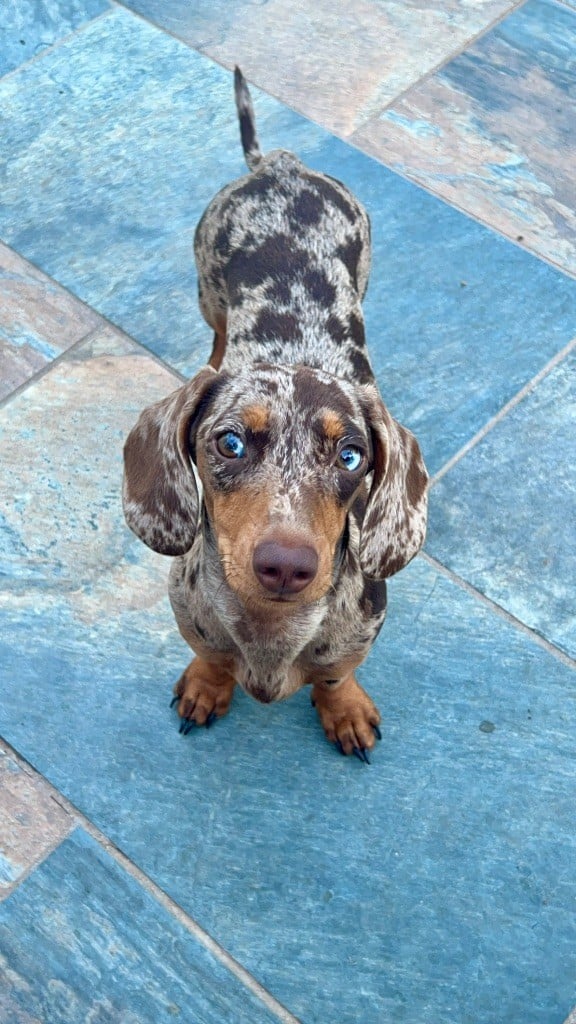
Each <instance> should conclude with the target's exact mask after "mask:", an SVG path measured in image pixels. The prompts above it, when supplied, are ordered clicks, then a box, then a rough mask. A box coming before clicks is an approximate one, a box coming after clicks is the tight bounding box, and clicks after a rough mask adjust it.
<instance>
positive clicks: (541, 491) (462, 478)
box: [427, 351, 576, 657]
mask: <svg viewBox="0 0 576 1024" xmlns="http://www.w3.org/2000/svg"><path fill="white" fill-rule="evenodd" d="M575 391H576V353H575V352H574V351H573V352H572V354H571V355H569V356H568V357H567V358H566V359H564V360H563V361H562V362H561V363H560V364H559V365H558V366H557V367H556V368H555V369H554V370H553V371H552V372H551V373H550V374H549V376H548V377H546V378H545V379H544V380H543V381H542V382H541V383H540V384H539V385H538V387H537V388H536V390H535V391H534V392H533V393H532V394H531V395H529V396H528V397H527V398H526V399H524V401H522V402H521V403H520V404H519V405H518V406H517V407H516V408H515V409H514V410H513V411H512V412H510V413H509V414H508V415H507V416H506V417H505V418H504V420H502V422H501V423H499V424H498V425H497V426H496V427H495V428H494V429H493V430H492V431H491V432H490V433H489V434H488V435H487V436H486V437H485V439H484V440H483V441H482V442H481V443H480V444H479V445H477V447H475V448H474V449H473V450H472V451H471V452H470V453H469V454H468V455H466V457H465V458H464V459H462V461H461V462H459V463H457V464H456V465H455V466H454V467H453V468H452V469H451V470H450V471H449V472H448V473H447V474H446V476H445V477H444V478H443V479H442V480H441V481H440V482H439V484H438V485H437V486H436V487H435V488H434V490H433V492H432V503H431V504H432V508H431V517H430V525H429V531H428V541H427V547H428V550H429V551H430V553H431V554H432V555H434V556H435V557H436V558H438V559H440V561H442V562H443V563H444V564H446V565H448V566H449V567H450V568H451V569H453V570H454V571H455V572H456V573H458V574H459V575H460V576H463V577H464V578H465V579H467V580H469V581H470V582H471V583H473V584H474V586H475V587H478V588H479V589H480V590H481V591H482V592H483V593H485V594H487V595H488V596H489V597H490V598H492V600H494V601H496V602H497V603H498V604H500V605H502V606H503V607H504V608H506V609H507V610H508V611H509V612H511V613H512V614H513V615H515V616H516V617H517V618H518V619H520V620H521V621H522V622H524V623H526V624H527V625H528V626H530V627H531V628H532V629H535V630H537V631H538V632H539V633H541V634H542V635H543V636H545V637H546V638H547V639H548V640H550V642H551V643H554V644H557V645H558V646H559V647H561V648H562V649H563V650H565V651H567V652H568V653H569V654H570V655H571V656H572V657H576V609H575V606H574V580H575V579H576V550H575V546H574V523H575V522H576V480H575V478H574V465H575V464H576V406H575V403H574V394H575Z"/></svg>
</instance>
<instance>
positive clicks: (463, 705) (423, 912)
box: [0, 0, 576, 1024]
mask: <svg viewBox="0 0 576 1024" xmlns="http://www.w3.org/2000/svg"><path fill="white" fill-rule="evenodd" d="M384 6H385V10H384ZM292 7H293V8H294V11H295V12H297V17H296V16H295V17H294V20H293V22H291V20H290V17H288V16H287V15H288V13H289V8H290V4H287V0H271V2H270V3H269V4H266V5H264V6H262V5H261V4H259V3H257V2H256V0H229V2H227V3H222V2H218V3H215V4H213V5H203V6H202V8H200V5H196V4H185V3H183V2H182V0H134V2H132V3H130V4H123V5H122V4H118V3H114V4H112V3H108V2H104V0H101V2H100V0H51V2H48V0H45V2H43V0H39V2H38V3H36V4H34V5H30V4H24V5H22V4H20V5H16V4H9V5H8V9H7V11H3V12H2V13H1V14H0V39H1V40H2V44H3V45H2V47H1V49H2V64H1V66H0V72H1V74H2V76H3V77H0V107H1V109H2V116H3V151H2V189H1V192H0V365H1V372H0V385H1V392H0V393H1V395H2V396H3V397H2V400H1V403H0V435H1V443H2V455H3V458H2V462H1V469H0V473H1V474H2V482H3V487H2V495H3V498H2V506H1V510H0V523H1V533H0V572H1V586H0V648H1V656H0V666H1V668H0V672H1V676H0V694H1V702H0V734H1V737H2V740H1V741H0V900H1V902H0V1019H1V1020H2V1022H3V1024H4V1022H6V1024H32V1022H34V1024H36V1022H38V1021H42V1022H46V1024H60V1022H70V1024H76V1022H82V1024H84V1022H86V1024H88V1022H92V1024H94V1022H96V1021H97V1022H98V1024H109V1022H110V1024H117V1022H118V1024H143V1022H148V1021H150V1022H151V1024H152V1022H154V1024H160V1022H163V1021H168V1020H170V1021H171V1020H181V1021H183V1022H186V1024H188V1022H199V1024H204V1022H206V1024H208V1022H212V1021H214V1022H216V1021H231V1022H234V1024H236V1022H239V1024H241V1022H243V1021H245V1020H246V1021H248V1020H250V1021H263V1022H268V1021H284V1022H289V1021H298V1020H299V1021H301V1022H303V1024H312V1022H318V1024H320V1022H322V1024H326V1022H329V1024H341V1022H343V1024H358V1022H362V1024H388V1022H410V1024H413V1022H415V1021H418V1022H426V1024H441V1022H448V1021H450V1022H451V1024H515V1022H518V1024H520V1022H521V1024H562V1022H563V1021H565V1020H566V1019H567V1018H568V1017H569V1015H571V1011H572V1010H573V1008H574V1007H575V1006H576V829H575V827H574V821H575V800H574V792H575V779H576V742H575V738H576V727H575V723H574V719H575V709H576V704H575V699H574V698H575V692H576V690H575V683H576V676H575V673H574V668H575V665H576V662H575V659H576V616H575V586H574V579H575V578H576V557H575V542H576V527H575V525H574V524H575V523H576V476H575V472H574V465H575V464H576V431H575V429H574V427H575V420H576V395H575V391H576V388H575V366H576V363H575V359H576V355H575V350H576V279H575V277H574V263H573V259H572V254H573V251H574V238H573V232H572V229H571V225H573V224H574V223H575V222H576V209H575V207H576V202H575V201H574V197H573V194H572V193H571V191H570V190H571V188H572V185H571V178H570V174H569V172H568V169H569V167H571V166H572V163H571V162H570V161H571V160H572V157H571V154H572V152H573V137H574V136H573V132H572V133H570V132H569V131H567V127H566V126H567V123H568V121H569V119H570V116H572V126H574V117H573V114H572V115H570V114H569V110H570V109H571V108H570V107H569V103H568V98H569V97H570V95H571V93H572V92H573V88H574V87H573V77H572V78H571V77H570V76H571V75H573V66H572V63H571V62H572V59H573V58H572V50H571V48H570V46H569V45H568V42H567V41H568V40H569V39H570V38H572V36H574V37H575V38H576V6H575V5H574V4H562V3H556V2H555V0H528V2H527V3H526V4H525V5H523V6H522V5H520V6H519V7H518V6H517V5H516V6H515V5H511V4H508V3H505V2H501V3H497V2H495V0H486V2H484V3H479V4H475V5H469V4H467V3H465V2H461V0H445V2H443V3H441V4H431V3H429V2H428V3H427V2H425V0H415V2H414V3H411V4H410V5H403V4H399V3H398V4H397V3H394V2H393V0H390V3H387V4H386V5H382V4H381V3H378V2H377V0H366V2H365V3H363V4H362V5H358V4H356V3H354V2H353V0H348V2H344V3H342V4H340V5H334V4H331V3H329V2H328V0H325V2H321V3H319V4H317V5H314V9H313V14H312V13H311V11H312V9H311V8H310V6H309V5H305V4H304V3H296V4H294V5H292ZM246 25H252V26H258V25H259V26H260V30H259V31H258V32H254V33H251V32H248V31H246V28H245V27H244V28H243V26H246ZM423 25H425V26H427V39H428V42H427V44H426V47H424V46H423V44H422V38H421V33H422V26H423ZM417 26H418V28H417ZM450 26H452V28H451V27H450ZM454 26H456V28H455V27H454ZM558 26H561V31H560V29H559V27H558ZM384 27H388V29H389V32H390V38H392V35H393V38H394V61H395V62H396V64H395V65H394V67H396V66H397V67H401V68H402V74H401V75H399V74H397V73H396V71H395V70H394V67H392V65H391V66H390V68H389V69H388V70H387V69H386V68H383V65H382V60H381V57H379V55H378V48H377V42H378V39H379V38H382V32H383V28H384ZM328 30H329V31H328ZM419 33H420V34H419ZM563 40H564V41H566V45H563V42H562V41H563ZM304 43H305V46H304V45H303V44H304ZM327 54H329V55H330V60H327V59H326V56H327ZM506 54H508V58H509V59H507V58H506ZM236 55H238V59H241V60H242V62H243V63H244V64H245V65H246V67H247V68H248V70H249V73H250V77H251V78H252V79H253V81H254V83H255V84H256V85H257V86H259V87H260V88H254V95H255V102H256V109H257V117H258V123H259V130H260V136H261V140H262V143H263V145H264V147H265V148H273V147H277V146H286V147H288V148H291V149H294V150H296V151H297V152H298V153H299V154H300V155H301V156H302V157H303V158H304V159H305V160H306V161H307V162H308V163H309V164H310V165H312V166H313V167H316V168H318V169H321V170H324V171H327V172H328V173H331V174H334V175H336V176H337V177H339V178H341V179H343V180H344V181H346V182H347V184H349V185H350V187H351V188H352V189H353V190H354V191H355V192H356V193H357V194H358V195H359V196H360V198H361V199H362V200H363V201H364V203H365V204H366V206H367V207H368V210H369V212H370V216H371V220H372V226H373V243H374V265H373V272H372V277H371V284H370V287H369V290H368V295H367V298H366V303H365V311H366V320H367V325H368V338H369V344H370V347H371V351H372V356H373V362H374V365H375V368H376V371H377V375H378V379H379V383H380V386H381V390H382V392H383V394H384V396H385V399H386V401H387V403H388V405H389V406H390V407H391V409H392V410H393V412H394V413H395V414H396V415H397V416H398V418H399V419H401V420H402V421H403V422H405V423H406V424H407V425H409V426H410V427H412V429H414V431H415V432H416V433H417V434H418V437H419V438H420V440H421V443H422V447H423V449H424V451H425V454H426V459H427V462H428V465H429V467H430V469H431V472H432V474H433V484H432V489H431V512H430V527H429V534H428V540H427V544H426V548H425V551H424V552H423V553H421V554H420V555H419V556H418V558H417V559H416V560H415V561H414V562H413V563H412V564H411V565H410V566H409V567H408V568H407V569H406V570H404V571H403V572H402V573H401V574H399V576H398V577H395V578H394V579H393V580H392V581H391V584H390V611H389V617H388V621H387V623H386V625H385V627H384V629H383V631H382V634H381V636H380V638H379V640H378V642H377V644H376V646H375V647H374V649H373V651H372V653H371V655H370V657H369V659H368V660H367V662H366V664H365V665H364V666H363V668H362V669H361V671H360V673H359V675H360V678H361V680H362V681H363V683H364V685H365V686H366V687H367V689H369V691H370V692H371V693H372V695H373V696H374V698H375V699H376V701H377V703H378V704H379V706H380V707H381V708H382V710H383V712H384V727H383V733H384V735H383V740H382V743H381V744H380V745H379V748H378V751H377V753H375V755H374V757H373V763H372V765H371V766H370V768H367V767H366V766H364V765H362V764H360V762H358V761H356V760H355V759H344V758H341V757H340V756H339V755H338V754H337V752H336V751H335V749H334V748H331V747H330V746H329V745H328V744H327V743H326V742H325V741H324V739H323V737H322V735H321V730H320V727H319V725H318V722H317V720H316V717H315V715H314V713H313V712H312V710H311V709H310V706H309V696H308V694H306V693H305V692H301V693H299V694H297V695H296V696H295V697H294V698H292V699H291V700H290V701H288V702H286V703H285V704H278V705H271V706H263V705H259V704H256V703H255V702H254V701H251V700H250V699H249V698H248V697H246V696H244V695H243V694H241V693H238V694H237V695H235V698H234V703H233V707H232V710H231V713H230V715H229V716H228V717H227V718H226V719H224V720H223V721H222V722H219V723H218V724H217V726H215V727H214V728H213V729H211V730H209V731H206V730H201V731H200V730H198V732H197V733H195V734H193V735H190V736H188V737H186V738H183V737H182V736H180V735H179V734H178V729H177V716H176V713H175V711H171V710H170V708H169V700H170V695H171V694H170V691H171V685H172V683H173V682H174V680H175V678H176V677H177V676H178V674H179V673H180V672H181V670H182V668H183V666H184V665H185V664H186V661H187V649H186V647H185V645H184V643H183V641H182V640H181V639H180V638H179V635H178V633H177V630H176V627H175V623H174V620H173V617H172V613H171V611H170V608H169V604H168V600H167V591H166V577H167V573H168V570H169V559H163V558H162V557H160V556H158V555H154V554H153V553H151V552H149V551H148V550H147V549H145V548H144V547H143V545H141V544H140V543H139V542H138V541H137V540H136V539H135V538H134V537H133V536H132V534H130V532H129V531H128V530H127V528H126V527H125V526H124V523H123V518H122V513H121V507H120V484H121V473H122V462H121V449H122V443H123V439H124V437H125V436H126V433H127V431H128V430H129V429H130V427H131V426H132V424H133V423H134V421H135V419H136V417H137V415H138V413H139V411H140V410H141V409H142V408H143V407H144V406H145V405H148V404H150V403H151V402H152V401H155V400H157V399H158V398H160V397H163V396H164V395H166V394H168V393H169V392H170V391H171V390H172V389H173V388H174V387H176V386H177V385H178V384H179V382H180V380H181V379H182V375H189V374H191V373H193V372H195V371H196V370H197V369H198V368H199V367H200V366H201V365H202V364H203V363H204V362H205V360H206V358H207V355H208V351H209V347H210V345H209V341H210V332H209V330H208V328H207V327H206V325H205V324H204V323H203V321H202V319H201V317H200V315H199V312H198V308H197V301H196V279H195V271H194V266H193V259H192V238H193V233H194V227H195V224H196V223H197V221H198V218H199V216H200V214H201V212H202V210H203V209H204V207H205V205H206V203H207V202H208V200H209V198H210V197H211V195H212V194H213V193H214V192H215V191H216V189H217V188H218V187H220V186H221V185H223V184H225V183H226V182H227V181H229V180H230V179H231V178H233V177H235V176H237V175H239V174H240V173H243V171H244V167H243V163H242V159H241V153H240V146H239V142H238V132H237V125H236V119H235V112H234V109H233V102H232V95H231V80H230V73H229V70H227V69H226V68H225V67H223V66H222V65H221V64H219V63H216V62H215V61H216V60H219V61H222V62H223V63H224V64H229V63H230V62H233V61H234V59H235V57H236ZM290 57H293V60H292V61H290V59H289V58H290ZM340 58H342V59H340ZM314 60H316V64H317V66H318V67H320V66H321V68H322V73H321V75H320V74H319V75H318V76H315V74H314ZM286 61H288V63H286ZM282 62H284V63H282ZM331 65H332V67H333V70H332V72H331V77H330V78H329V79H328V78H327V69H328V68H329V67H330V66H331ZM438 67H440V68H441V70H440V71H438V72H437V74H432V75H430V72H431V71H433V70H434V68H438ZM503 68H505V70H506V73H500V71H502V69H503ZM336 69H338V73H337V72H336ZM496 72H498V73H496ZM446 83H449V90H450V101H449V102H443V101H442V96H443V95H444V93H445V90H446V89H447V87H448V86H447V84H446ZM443 90H444V92H443ZM562 96H566V97H568V98H567V99H566V101H565V102H560V97H562ZM335 98H336V99H337V101H336V99H335ZM283 101H284V102H283ZM297 111H300V113H299V112H297ZM302 111H303V112H305V113H307V114H308V115H309V116H311V117H313V118H314V121H309V120H306V119H305V117H304V116H303V115H302V113H301V112H302ZM481 114H482V116H481ZM539 119H540V120H539ZM540 122H542V123H540ZM544 123H545V130H544ZM530 124H532V125H533V129H534V130H533V131H532V132H529V131H528V128H527V126H528V125H530ZM406 131H408V133H409V134H410V133H411V136H412V137H414V138H415V139H416V140H417V142H418V144H417V145H415V146H414V148H413V152H412V155H411V150H410V146H407V143H406V137H405V133H406ZM338 136H340V137H338ZM346 137H350V138H352V141H353V143H354V145H353V146H352V145H351V144H350V142H349V141H346ZM434 138H437V139H438V140H439V141H438V145H437V146H435V145H434ZM503 140H505V146H504V143H503ZM503 146H504V149H505V150H506V153H507V154H508V156H506V157H505V158H501V157H502V152H503ZM443 152H444V153H446V154H448V155H449V168H450V173H449V178H450V189H447V188H446V187H445V186H446V180H447V177H446V176H445V175H444V176H443V175H442V174H441V173H437V165H441V164H442V160H443V157H442V153H443ZM510 153H513V154H514V159H513V163H514V173H510V174H508V175H506V174H504V173H503V172H502V166H503V165H504V164H506V160H508V157H509V154H510ZM494 154H496V155H497V157H498V159H496V158H495V157H494ZM411 160H412V163H410V161H411ZM426 161H428V163H426ZM531 161H532V162H531ZM475 166H476V167H477V168H482V170H479V171H478V173H477V174H473V173H472V170H471V168H474V167H475ZM510 166H512V164H510ZM435 168H436V170H435ZM486 169H488V170H486ZM536 170H537V173H536ZM398 171H400V172H401V174H400V173H398ZM401 175H403V176H401ZM408 179H413V181H410V180H408ZM415 180H419V181H421V183H422V185H424V186H425V190H424V188H422V187H419V186H418V185H417V184H415V183H414V181H415ZM459 183H460V184H459ZM460 187H461V190H460V191H459V189H460ZM463 210H468V213H469V214H470V215H471V216H468V215H466V213H464V212H462V211H463ZM513 239H514V240H513ZM571 1019H572V1020H574V1017H571Z"/></svg>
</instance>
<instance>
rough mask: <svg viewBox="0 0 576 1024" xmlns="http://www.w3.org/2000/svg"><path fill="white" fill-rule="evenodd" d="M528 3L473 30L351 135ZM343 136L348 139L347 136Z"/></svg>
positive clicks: (518, 3) (517, 4) (520, 3)
mask: <svg viewBox="0 0 576 1024" xmlns="http://www.w3.org/2000/svg"><path fill="white" fill-rule="evenodd" d="M526 3H527V0H516V2H515V3H512V4H511V5H510V7H509V8H508V9H507V10H505V11H502V13H501V14H499V15H497V16H496V17H495V18H494V19H493V21H489V22H488V23H487V24H486V25H485V26H484V27H483V28H480V29H478V31H477V32H473V33H472V35H471V36H469V38H468V39H466V41H465V42H464V43H463V44H462V45H461V46H459V47H456V49H454V50H453V51H451V52H450V53H449V54H448V55H447V56H446V57H444V58H442V59H441V60H439V61H438V63H437V64H435V65H434V67H432V68H429V70H428V71H425V72H424V74H423V75H421V76H420V77H419V78H416V79H414V81H413V82H412V84H411V85H407V86H406V88H405V89H401V90H400V92H399V93H397V95H396V96H394V97H393V99H391V100H389V102H388V103H384V104H383V105H382V106H381V107H380V109H379V110H378V111H377V112H376V113H374V114H371V115H370V116H369V117H366V118H365V119H363V120H362V122H361V124H360V125H359V126H358V127H357V128H355V129H354V131H353V132H351V133H350V135H351V136H352V135H354V134H355V132H357V131H362V130H363V129H364V128H365V127H366V126H367V125H369V124H370V122H371V121H375V120H377V119H378V118H379V117H380V115H381V114H382V113H383V112H384V111H385V110H390V108H391V107H393V106H394V104H395V103H400V102H401V101H402V100H403V99H405V97H406V96H408V94H409V93H411V92H412V91H413V90H415V89H419V88H420V87H421V86H422V85H425V84H426V82H427V81H429V79H430V78H434V76H435V75H437V74H438V73H439V72H441V71H442V70H443V68H445V67H447V66H448V64H451V63H452V61H454V60H458V58H459V57H461V56H462V55H463V54H464V53H466V51H467V50H469V49H470V48H471V47H472V46H474V45H475V43H477V42H478V40H479V39H482V37H483V36H485V35H487V34H488V33H489V32H492V31H493V30H494V29H495V28H496V27H497V26H498V25H500V24H501V23H502V22H503V21H506V19H507V18H509V17H510V16H511V15H512V14H515V13H516V11H518V10H520V8H521V7H524V6H525V5H526ZM341 137H342V138H344V139H345V140H346V136H341Z"/></svg>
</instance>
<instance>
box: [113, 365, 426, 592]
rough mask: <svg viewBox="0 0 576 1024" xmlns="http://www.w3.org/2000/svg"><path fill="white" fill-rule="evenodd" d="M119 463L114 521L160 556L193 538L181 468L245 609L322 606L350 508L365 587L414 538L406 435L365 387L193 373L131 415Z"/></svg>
mask: <svg viewBox="0 0 576 1024" xmlns="http://www.w3.org/2000/svg"><path fill="white" fill-rule="evenodd" d="M124 457H125V477H124V511H125V515H126V519H127V522H128V524H129V526H130V527H131V528H132V530H134V532H135V533H136V534H137V535H138V536H139V537H140V538H141V540H143V541H144V542H145V543H146V544H147V545H148V546H149V547H151V548H153V549H154V550H155V551H158V552H160V553H161V554H165V555H182V554H184V553H185V552H187V551H188V550H189V549H190V548H191V547H192V544H193V542H194V538H195V536H196V533H197V530H198V527H199V521H200V508H199V505H200V499H199V495H198V488H197V485H196V480H195V475H194V470H193V465H192V464H193V463H194V465H195V466H196V468H197V471H198V476H199V478H200V480H201V482H202V487H203V502H204V505H205V509H206V514H207V517H206V518H207V523H208V524H209V528H210V529H211V531H212V533H213V536H214V539H215V541H216V544H217V546H218V551H219V554H220V558H221V561H222V564H223V567H224V572H225V575H226V579H227V582H228V583H229V585H230V586H231V587H232V589H233V590H235V591H236V592H237V593H238V594H239V596H240V597H241V598H242V599H243V601H244V602H245V603H247V604H249V605H255V604H257V605H258V604H260V605H261V604H262V603H263V602H267V601H276V602H280V603H293V602H296V603H308V602H312V601H317V600H318V599H319V598H320V597H322V596H323V595H324V594H325V593H326V592H327V590H328V589H329V587H330V586H331V584H332V581H333V577H334V571H335V565H336V564H337V562H338V559H339V557H341V555H342V554H343V553H344V552H343V547H344V546H345V544H346V538H347V536H348V530H347V521H348V516H349V514H350V512H351V509H352V507H353V506H354V509H355V514H357V510H358V509H359V508H360V509H361V510H362V511H361V526H360V548H359V558H360V567H361V569H362V572H363V573H364V574H365V575H366V576H368V577H371V578H375V579H383V578H384V577H387V576H392V575H393V574H394V573H396V572H398V570H399V569H401V568H402V567H403V566H404V565H406V564H407V562H409V561H410V559H411V558H413V556H414V555H415V554H416V553H417V552H418V550H419V549H420V547H421V546H422V544H423V541H424V536H425V529H426V503H427V480H428V477H427V473H426V469H425V467H424V463H423V460H422V456H421V454H420V449H419V447H418V444H417V442H416V440H415V438H414V437H413V435H412V434H411V433H410V432H409V431H408V430H406V429H405V428H404V427H401V426H400V425H399V424H398V423H397V422H396V421H395V420H394V419H392V417H391V416H390V414H389V413H388V411H387V410H386V408H385V406H384V404H383V403H382V400H381V398H380V397H379V395H378V392H377V391H376V388H375V387H373V386H372V385H364V386H358V385H354V384H351V383H348V382H347V381H343V380H341V379H339V378H336V377H333V376H332V375H330V374H328V373H325V372H323V371H319V370H313V369H310V368H307V367H303V366H297V367H296V366H281V367H279V366H268V365H266V364H259V365H257V366H254V367H252V368H251V369H250V370H247V371H246V372H244V373H243V374H234V375H232V374H229V373H228V372H226V371H222V372H220V373H216V372H215V371H214V370H212V369H211V368H210V367H206V368H205V369H203V370H202V371H201V372H200V373H199V374H197V376H196V377H194V378H193V380H191V381H190V382H189V383H188V384H185V385H183V386H182V387H181V388H179V389H178V390H177V391H175V392H174V393H173V394H172V395H170V396H169V397H168V398H166V399H164V401H162V402H158V403H157V404H156V405H153V406H151V407H150V408H149V409H146V410H145V411H144V412H143V413H142V415H141V416H140V419H139V421H138V423H137V424H136V426H135V427H134V428H133V430H132V431H131V433H130V435H129V437H128V440H127V441H126V445H125V448H124Z"/></svg>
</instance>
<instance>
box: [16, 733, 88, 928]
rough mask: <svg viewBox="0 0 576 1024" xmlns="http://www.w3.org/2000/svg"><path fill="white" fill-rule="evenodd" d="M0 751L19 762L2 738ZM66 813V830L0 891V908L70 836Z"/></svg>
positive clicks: (70, 823)
mask: <svg viewBox="0 0 576 1024" xmlns="http://www.w3.org/2000/svg"><path fill="white" fill-rule="evenodd" d="M0 750H2V751H3V752H4V753H5V754H6V756H7V757H10V758H12V759H13V760H14V759H17V760H18V761H19V758H18V755H17V754H16V751H14V750H12V748H11V747H10V746H9V745H8V744H6V742H5V741H4V740H3V739H2V737H0ZM19 763H20V761H19ZM25 765H26V768H28V765H27V764H26V762H25ZM20 767H21V768H22V764H20ZM26 774H29V772H28V771H27V772H26ZM34 774H35V776H36V777H37V778H40V779H41V780H42V782H43V783H46V784H47V785H50V783H48V782H47V780H45V779H44V776H43V775H40V773H39V772H35V773H34ZM50 798H51V799H52V800H53V799H54V797H53V796H52V794H50ZM59 806H61V805H59ZM63 810H66V808H63ZM66 813H67V816H68V818H69V824H68V827H67V828H66V830H62V833H61V835H60V836H59V837H58V838H57V839H55V840H54V842H53V843H50V845H49V846H47V847H45V848H44V849H43V850H42V853H40V854H38V856H37V857H35V858H34V860H33V861H32V862H31V863H30V864H29V865H28V867H27V868H26V869H25V870H24V871H22V873H21V874H20V875H18V878H15V879H14V881H13V882H11V883H10V884H9V885H7V886H6V887H5V888H3V889H0V908H1V907H2V903H3V902H4V900H7V899H8V897H9V896H12V894H13V893H14V892H16V890H17V889H19V888H20V886H21V885H23V884H24V882H25V881H26V879H27V878H30V875H33V874H34V872H35V871H36V869H37V868H39V867H40V865H41V864H42V863H43V862H44V861H45V860H46V859H47V858H48V857H50V855H51V854H52V853H54V851H55V850H57V849H58V847H59V846H61V845H62V843H63V842H64V841H65V840H66V839H68V838H69V836H71V834H72V832H73V831H74V829H75V828H76V827H77V826H76V823H75V822H74V819H73V818H71V817H70V814H69V812H68V811H66Z"/></svg>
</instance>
